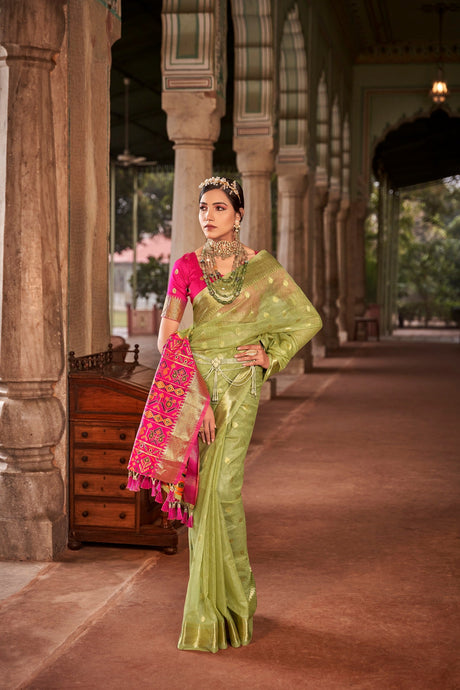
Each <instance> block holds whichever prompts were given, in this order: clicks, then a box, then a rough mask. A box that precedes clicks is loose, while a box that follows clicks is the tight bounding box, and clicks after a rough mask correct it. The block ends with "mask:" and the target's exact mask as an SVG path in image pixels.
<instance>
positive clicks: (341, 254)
mask: <svg viewBox="0 0 460 690" xmlns="http://www.w3.org/2000/svg"><path fill="white" fill-rule="evenodd" d="M349 213H350V201H349V200H348V199H342V200H341V202H340V208H339V212H338V214H337V256H338V262H339V264H338V270H339V339H340V342H345V341H346V340H347V339H350V338H351V337H352V336H353V333H351V334H349V333H347V328H348V324H347V284H348V273H347V255H348V252H349V251H350V249H349V245H348V239H347V222H348V216H349Z"/></svg>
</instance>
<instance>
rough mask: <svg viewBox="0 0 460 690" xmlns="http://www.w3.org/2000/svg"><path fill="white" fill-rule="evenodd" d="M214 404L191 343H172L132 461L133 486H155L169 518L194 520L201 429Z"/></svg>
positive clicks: (147, 406) (157, 376)
mask: <svg viewBox="0 0 460 690" xmlns="http://www.w3.org/2000/svg"><path fill="white" fill-rule="evenodd" d="M208 405H209V394H208V390H207V388H206V384H205V382H204V381H203V379H202V377H201V375H200V374H199V372H198V370H197V367H196V364H195V360H194V358H193V354H192V351H191V349H190V344H189V342H188V340H187V339H186V338H181V337H180V336H179V335H178V334H177V333H173V334H172V335H171V336H170V338H169V339H168V342H167V343H166V345H165V347H164V350H163V353H162V356H161V360H160V363H159V365H158V368H157V371H156V373H155V377H154V379H153V382H152V385H151V388H150V392H149V395H148V398H147V401H146V403H145V407H144V412H143V414H142V418H141V422H140V424H139V428H138V430H137V434H136V438H135V441H134V445H133V449H132V451H131V456H130V459H129V463H128V485H127V486H128V489H130V490H131V491H139V490H140V489H150V490H151V492H152V496H153V497H154V498H155V500H156V501H157V502H158V503H161V504H162V506H161V509H162V510H163V511H165V512H166V513H167V514H168V519H169V520H180V521H181V522H183V523H184V524H186V525H187V526H188V527H191V526H192V524H193V515H192V513H193V508H194V505H195V502H196V496H197V492H198V431H199V428H200V425H201V422H202V420H203V417H204V415H205V412H206V409H207V407H208Z"/></svg>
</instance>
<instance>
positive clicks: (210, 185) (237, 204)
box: [200, 177, 244, 213]
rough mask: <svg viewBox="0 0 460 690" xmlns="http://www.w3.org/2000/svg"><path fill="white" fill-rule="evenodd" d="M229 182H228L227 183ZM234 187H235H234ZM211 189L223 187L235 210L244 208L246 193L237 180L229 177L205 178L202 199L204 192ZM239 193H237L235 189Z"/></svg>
mask: <svg viewBox="0 0 460 690" xmlns="http://www.w3.org/2000/svg"><path fill="white" fill-rule="evenodd" d="M225 182H227V184H225ZM232 187H233V189H232ZM210 189H221V190H222V191H223V192H225V194H226V196H227V197H228V199H229V201H230V203H231V205H232V206H233V208H234V210H235V211H236V212H237V213H238V212H239V210H240V208H242V209H244V194H243V189H242V187H241V185H240V183H239V182H237V181H236V180H230V179H229V178H228V177H214V178H213V177H210V178H209V179H208V180H205V184H203V186H202V187H201V190H200V201H201V197H202V196H203V194H206V192H209V190H210ZM235 189H236V191H237V192H238V194H236V193H235V191H234V190H235Z"/></svg>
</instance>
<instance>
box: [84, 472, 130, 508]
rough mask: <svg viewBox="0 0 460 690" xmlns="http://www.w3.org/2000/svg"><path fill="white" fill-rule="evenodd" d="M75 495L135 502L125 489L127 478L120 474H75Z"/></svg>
mask: <svg viewBox="0 0 460 690" xmlns="http://www.w3.org/2000/svg"><path fill="white" fill-rule="evenodd" d="M74 482H75V493H76V494H79V495H80V496H102V497H104V496H107V497H112V498H129V499H131V500H133V501H135V500H136V497H135V495H134V494H133V492H132V491H128V490H127V489H126V484H127V483H128V477H127V476H126V475H122V474H121V475H120V474H89V473H88V474H83V473H79V472H76V473H75V479H74Z"/></svg>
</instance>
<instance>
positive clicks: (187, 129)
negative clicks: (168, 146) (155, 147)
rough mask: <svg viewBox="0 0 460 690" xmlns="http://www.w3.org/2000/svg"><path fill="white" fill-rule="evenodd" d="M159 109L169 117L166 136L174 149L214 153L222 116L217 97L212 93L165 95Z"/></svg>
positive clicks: (220, 104)
mask: <svg viewBox="0 0 460 690" xmlns="http://www.w3.org/2000/svg"><path fill="white" fill-rule="evenodd" d="M161 107H162V108H163V110H164V111H165V112H166V114H167V116H168V118H167V125H166V126H167V131H168V136H169V138H170V139H171V141H173V142H174V143H175V146H176V147H178V146H179V147H188V148H197V149H208V150H210V151H213V150H214V143H215V142H216V141H217V139H218V138H219V134H220V120H221V117H222V116H223V114H224V112H225V103H224V101H223V99H222V98H221V97H220V96H218V95H216V93H214V92H212V91H197V92H195V91H191V92H184V91H180V92H179V91H175V92H174V91H165V92H163V95H162V98H161Z"/></svg>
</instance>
